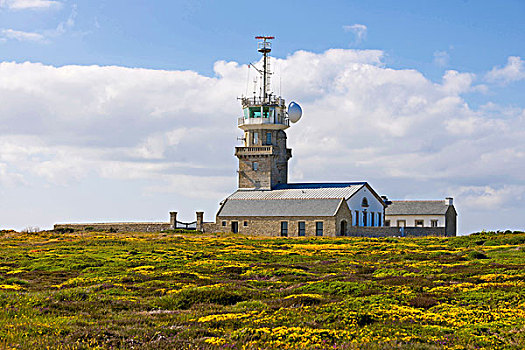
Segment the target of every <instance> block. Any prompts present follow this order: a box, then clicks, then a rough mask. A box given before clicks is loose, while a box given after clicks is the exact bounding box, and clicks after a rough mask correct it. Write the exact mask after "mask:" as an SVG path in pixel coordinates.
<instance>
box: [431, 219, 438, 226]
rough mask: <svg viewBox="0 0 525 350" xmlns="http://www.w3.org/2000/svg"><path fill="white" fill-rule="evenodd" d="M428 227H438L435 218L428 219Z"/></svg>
mask: <svg viewBox="0 0 525 350" xmlns="http://www.w3.org/2000/svg"><path fill="white" fill-rule="evenodd" d="M430 227H438V221H437V220H430Z"/></svg>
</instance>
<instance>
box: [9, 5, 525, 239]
mask: <svg viewBox="0 0 525 350" xmlns="http://www.w3.org/2000/svg"><path fill="white" fill-rule="evenodd" d="M524 15H525V2H523V1H511V0H508V1H467V0H465V1H439V2H438V1H401V2H400V1H325V2H320V1H266V2H265V3H264V9H261V8H260V5H259V4H257V3H251V2H241V1H237V2H234V1H129V0H128V1H117V0H112V1H93V0H92V1H69V0H56V1H52V0H0V62H2V64H3V66H2V69H1V70H0V80H3V81H4V83H3V85H2V87H1V88H0V98H1V99H2V100H3V102H4V107H2V108H3V109H2V110H1V111H0V112H1V113H2V117H1V118H0V121H1V122H2V124H3V126H2V127H0V143H2V145H3V146H4V148H3V149H0V184H1V185H2V187H1V189H0V194H1V195H2V197H3V200H2V201H3V203H2V202H0V209H2V210H4V211H3V214H0V226H2V227H4V226H5V227H14V228H17V229H20V228H23V227H25V226H29V225H36V226H40V227H50V225H52V223H54V222H57V221H70V220H73V221H91V220H165V219H166V218H165V217H166V216H167V212H168V211H169V210H174V209H175V210H179V211H181V217H182V218H187V219H192V218H193V212H194V210H198V209H204V210H205V211H206V218H207V219H212V217H213V213H214V211H215V210H216V208H217V203H218V202H219V201H220V200H221V199H223V197H224V196H225V195H227V194H228V193H229V192H231V191H232V190H234V189H235V172H234V170H235V168H236V162H235V159H234V158H233V157H232V148H233V146H235V144H236V143H235V138H236V136H237V134H238V130H236V128H235V125H234V123H235V118H236V116H237V113H238V112H239V111H238V106H237V105H236V103H237V101H236V100H235V98H236V97H237V96H239V95H240V94H242V93H243V92H244V87H245V84H246V73H245V66H243V65H246V64H247V63H250V62H256V61H257V60H258V55H257V53H256V51H255V45H256V44H255V40H254V38H253V37H254V36H255V35H259V34H267V35H275V36H276V40H275V42H274V50H273V52H272V55H273V56H274V57H276V58H277V59H278V60H277V61H276V64H275V67H277V68H278V69H282V70H283V72H285V73H283V77H282V79H283V86H284V87H285V89H284V94H285V96H284V97H285V98H287V99H289V100H290V99H297V100H298V101H299V102H300V103H302V104H303V109H305V120H302V121H301V123H302V126H300V125H301V124H298V125H297V127H295V129H294V130H290V132H289V135H290V137H289V140H290V141H289V142H290V144H291V147H292V148H294V151H295V156H294V158H293V159H292V163H291V166H292V170H291V175H290V177H291V179H292V180H293V181H323V180H343V181H355V180H368V181H370V182H371V184H372V185H373V186H374V187H375V188H376V189H378V191H379V192H381V193H382V194H387V195H389V197H391V198H400V199H402V198H441V197H444V196H447V195H453V196H454V197H455V198H456V199H457V203H458V211H460V215H461V216H460V230H463V232H464V233H466V232H471V231H474V230H478V229H506V228H514V229H517V228H523V224H522V222H521V217H522V214H521V213H522V212H523V209H525V208H524V206H523V204H520V203H519V202H523V199H525V198H524V197H525V179H524V177H523V175H520V173H523V172H524V170H525V166H523V165H521V164H522V162H523V160H525V158H524V157H525V156H524V154H525V146H524V141H523V138H522V129H523V127H524V126H525V124H524V119H525V112H524V110H525V100H524V99H523V96H524V93H525V65H524V62H523V59H524V58H525V45H523V43H524V42H525V26H524V25H523V18H524ZM334 49H335V50H336V51H333V50H334ZM337 49H341V50H342V51H337ZM331 50H332V51H331ZM223 61H224V62H223ZM312 61H316V62H318V64H317V65H313V66H312V65H311V62H312ZM24 62H30V64H26V65H24V64H23V63H24ZM227 62H236V63H237V65H236V66H235V64H234V65H228V64H227ZM349 63H352V64H353V66H351V65H349ZM107 66H111V67H107ZM89 67H91V68H89ZM319 67H323V68H322V69H323V71H321V72H317V71H316V69H321V68H319ZM136 68H142V69H143V70H137V69H136ZM126 69H127V70H126ZM332 69H333V70H334V72H331V70H332ZM305 72H308V73H309V74H306V73H305ZM179 73H180V74H179ZM314 73H315V74H314ZM307 76H308V77H310V78H308V77H307ZM348 77H350V78H348ZM307 78H308V79H315V81H313V80H308V79H307ZM210 79H211V80H210ZM342 81H344V82H345V84H346V85H344V86H339V85H338V84H342V83H341V82H342ZM301 84H302V85H301ZM35 86H36V88H35ZM44 86H45V89H44V88H42V89H40V90H39V89H38V87H44ZM301 86H303V87H304V89H303V90H301V89H300V87H301ZM336 87H337V88H336ZM193 89H195V91H193ZM217 89H219V90H220V91H217ZM308 89H311V90H308ZM190 90H192V91H193V92H192V93H188V91H190ZM342 91H344V93H343V92H342ZM365 92H366V93H365ZM288 93H289V94H292V93H293V94H294V95H293V96H287V94H288ZM185 94H187V96H189V97H188V98H187V99H183V100H180V101H177V102H175V100H176V99H177V97H178V96H180V95H185ZM185 96H186V95H185ZM336 97H337V98H340V100H337V101H338V102H337V103H335V102H333V100H334V99H335V98H336ZM192 98H194V99H195V100H198V101H206V103H208V104H209V107H208V108H206V106H204V107H203V109H204V110H197V109H196V108H195V107H194V106H190V105H186V104H188V103H190V102H189V101H190V100H191V99H192ZM140 99H144V101H148V102H145V103H143V104H137V105H135V103H136V101H137V100H140ZM101 101H102V102H101ZM170 101H173V104H175V103H177V104H178V105H177V106H175V105H171V106H170ZM199 103H203V102H199ZM383 104H384V106H383ZM405 105H409V106H412V107H410V108H412V109H410V108H409V109H407V108H403V106H405ZM159 106H163V107H159ZM423 106H424V107H423ZM148 108H149V109H148ZM214 109H215V110H214ZM392 111H394V112H392ZM140 113H142V114H140ZM337 113H339V114H338V116H337V118H338V119H337V120H336V119H333V120H332V119H330V118H335V117H334V115H335V114H337ZM218 114H221V116H220V117H219V116H217V117H215V118H214V119H207V118H208V116H209V115H218ZM344 116H347V117H344ZM192 118H193V119H192ZM344 118H347V119H344ZM188 119H190V120H191V122H188ZM316 119H317V120H321V119H323V120H326V121H330V123H329V124H332V125H336V124H337V123H343V124H342V126H343V127H346V128H348V132H347V133H346V134H345V133H341V134H338V133H337V132H336V130H334V129H330V128H328V127H326V126H325V125H323V124H316V123H317V122H318V121H316ZM341 119H343V120H342V121H341ZM230 120H231V121H232V122H231V123H229V121H230ZM389 125H390V126H391V127H390V128H389ZM430 129H433V130H430ZM219 132H222V133H223V135H221V136H217V135H218V133H219ZM307 132H308V134H307ZM320 132H324V133H326V136H325V139H323V140H324V141H323V142H324V144H326V145H327V146H326V148H325V149H323V147H314V148H313V149H312V148H311V147H310V145H309V144H307V143H306V142H304V140H307V139H308V138H309V137H310V139H308V140H310V141H309V142H310V143H316V142H319V138H322V137H323V135H319V133H320ZM186 133H191V135H193V136H194V138H193V139H190V138H186V136H185V135H186ZM208 133H209V134H208ZM311 135H315V137H313V136H311ZM294 137H295V138H296V139H295V140H294ZM201 138H202V140H201ZM299 138H300V140H301V141H299ZM212 142H213V143H214V145H210V143H212ZM447 145H453V146H454V149H455V151H454V150H448V149H447ZM332 146H333V148H330V147H332ZM323 150H324V151H323ZM335 150H338V151H335ZM322 152H329V153H330V155H331V156H330V157H328V156H327V153H322ZM337 152H339V153H337ZM336 153H337V154H336ZM463 153H464V154H463ZM332 155H333V157H332ZM319 158H323V159H324V158H326V159H328V160H330V161H331V162H332V163H327V164H325V165H324V166H318V167H315V166H312V165H311V164H312V163H311V162H316V161H317V160H318V159H319ZM456 158H457V159H456ZM216 160H217V161H216ZM417 162H419V163H420V164H422V165H421V166H419V167H417V166H414V164H415V163H417ZM426 162H428V164H427V163H426ZM470 162H472V163H470ZM330 164H337V166H338V168H339V169H341V171H340V172H339V173H336V174H335V175H334V172H333V171H331V170H330V169H329V167H330V166H329V165H330ZM423 168H424V169H423ZM57 169H59V170H60V171H59V170H57ZM108 169H110V170H108ZM203 179H205V182H206V183H208V184H209V186H208V187H206V188H205V189H203V190H202V191H200V192H199V191H197V192H195V193H193V194H190V195H188V193H185V192H184V191H180V190H179V191H178V190H176V189H174V188H177V187H179V186H183V187H184V186H187V185H188V184H192V183H194V182H195V181H197V180H199V181H200V180H203ZM31 194H32V196H35V197H37V198H40V203H45V206H44V207H45V208H42V207H41V206H40V207H39V205H37V204H36V203H34V201H28V200H27V199H25V198H27V196H29V197H31ZM71 198H82V200H81V201H79V202H78V203H76V204H74V205H72V204H70V200H71ZM120 200H123V202H125V203H121V202H119V201H120ZM64 203H68V204H64ZM95 203H97V204H95ZM473 203H474V204H473ZM461 205H462V206H461ZM494 212H498V213H500V214H499V215H498V216H497V217H492V216H491V215H488V214H489V213H494ZM165 214H166V215H165Z"/></svg>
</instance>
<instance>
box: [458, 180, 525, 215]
mask: <svg viewBox="0 0 525 350" xmlns="http://www.w3.org/2000/svg"><path fill="white" fill-rule="evenodd" d="M458 194H459V195H460V198H461V203H462V206H463V207H464V208H466V209H467V208H468V209H474V210H480V209H485V210H493V209H494V208H498V209H501V208H509V207H512V206H515V204H516V202H517V201H521V200H523V199H525V198H524V197H525V196H524V195H525V186H523V185H504V186H501V187H499V188H495V187H491V186H462V187H460V188H458Z"/></svg>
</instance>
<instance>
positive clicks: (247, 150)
mask: <svg viewBox="0 0 525 350" xmlns="http://www.w3.org/2000/svg"><path fill="white" fill-rule="evenodd" d="M274 151H275V149H274V148H273V146H252V147H235V156H236V157H242V156H271V155H273V154H274Z"/></svg>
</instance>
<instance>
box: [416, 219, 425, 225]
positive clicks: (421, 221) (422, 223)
mask: <svg viewBox="0 0 525 350" xmlns="http://www.w3.org/2000/svg"><path fill="white" fill-rule="evenodd" d="M423 226H424V221H423V220H416V227H423Z"/></svg>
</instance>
